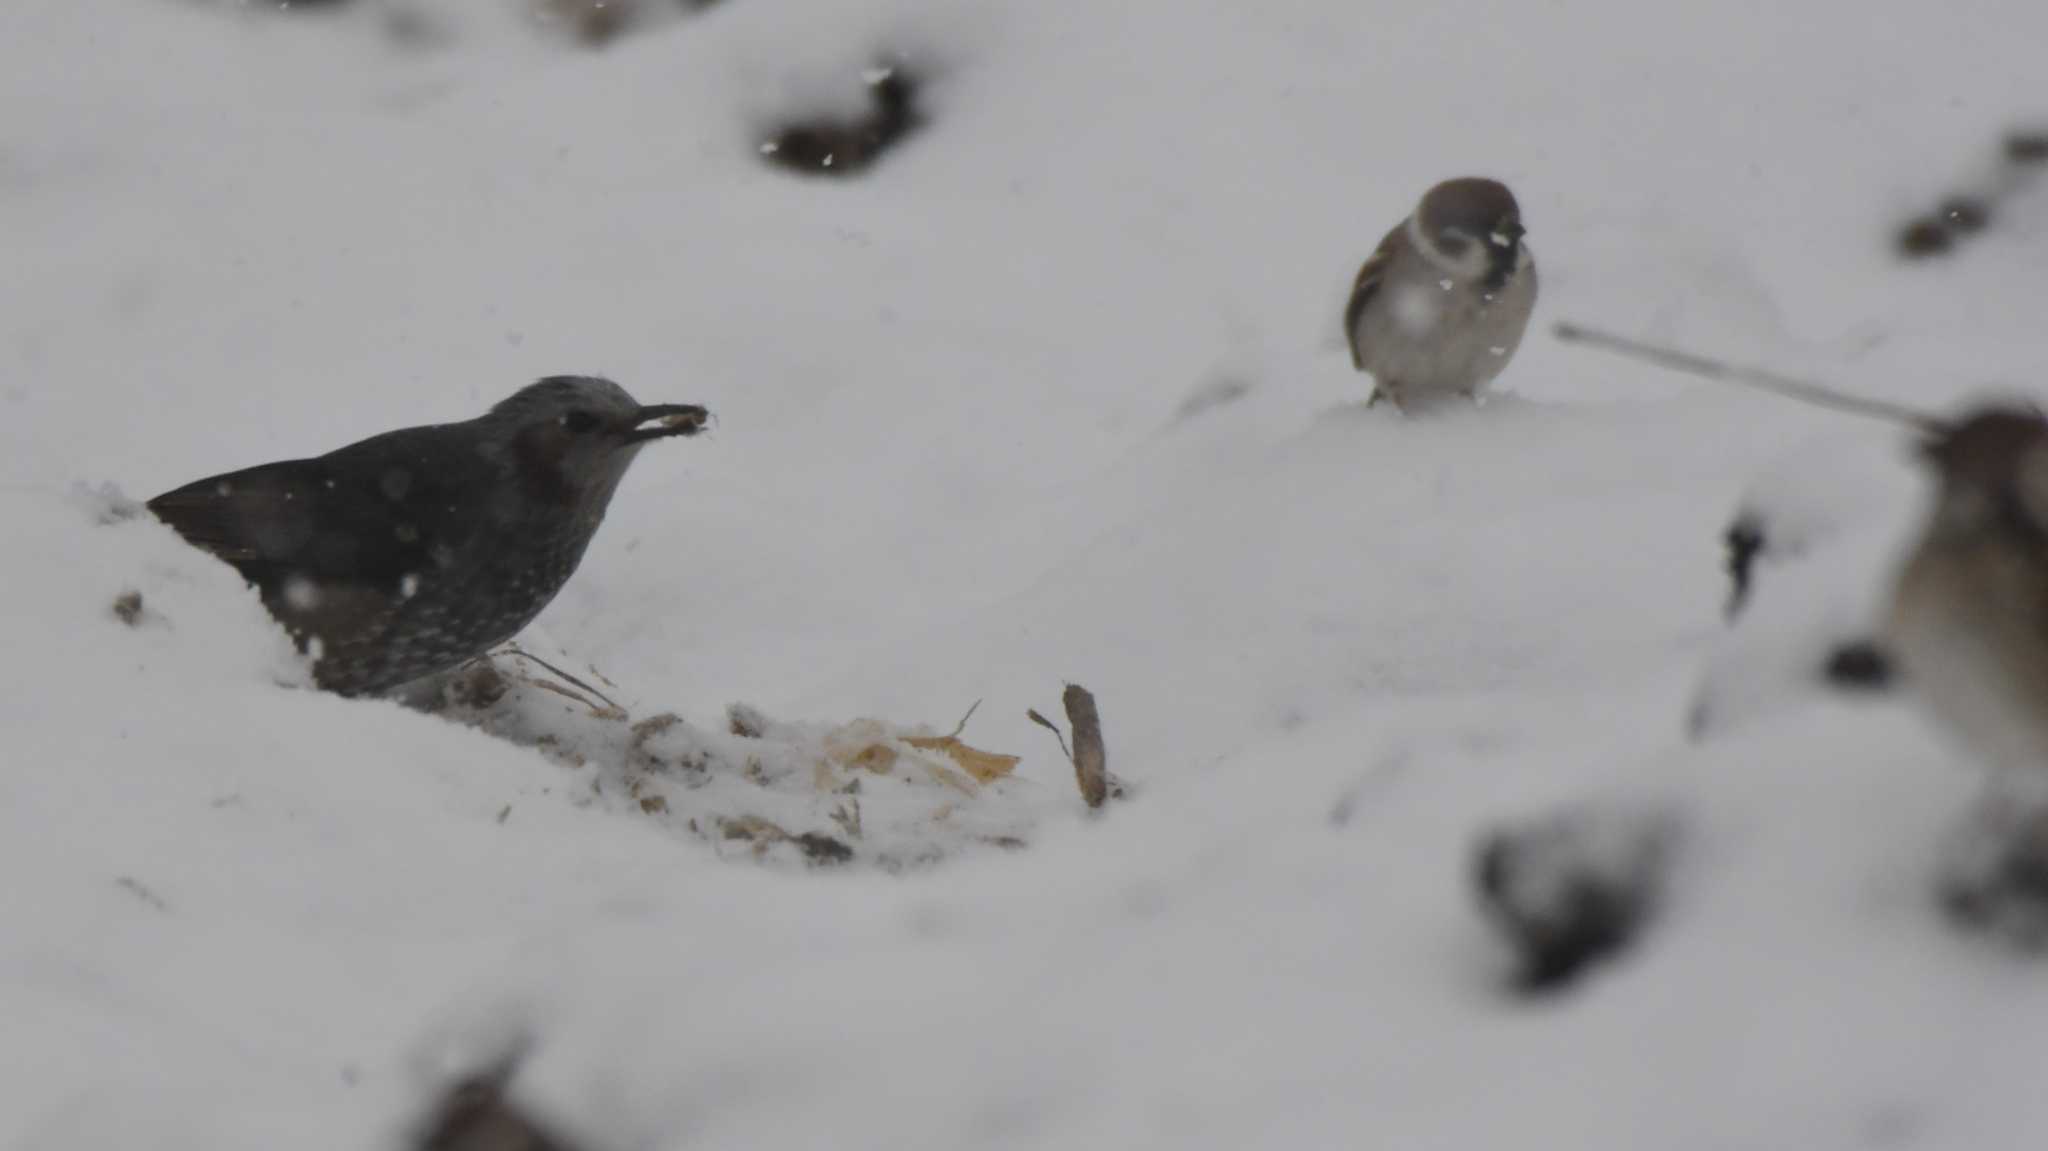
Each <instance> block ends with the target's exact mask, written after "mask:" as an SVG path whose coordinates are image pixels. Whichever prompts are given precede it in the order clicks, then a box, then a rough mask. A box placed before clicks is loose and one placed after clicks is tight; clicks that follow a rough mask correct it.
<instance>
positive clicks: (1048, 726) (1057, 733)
mask: <svg viewBox="0 0 2048 1151" xmlns="http://www.w3.org/2000/svg"><path fill="white" fill-rule="evenodd" d="M1024 718H1025V719H1028V720H1030V721H1031V722H1033V723H1035V724H1037V725H1038V726H1040V727H1042V728H1044V729H1045V730H1047V731H1049V732H1051V733H1052V737H1053V738H1054V739H1056V740H1059V741H1060V754H1061V755H1064V756H1066V757H1067V762H1068V763H1072V762H1074V753H1073V752H1071V751H1068V750H1067V736H1066V733H1065V732H1063V731H1061V730H1060V729H1059V725H1058V724H1056V723H1054V722H1053V721H1051V720H1049V719H1047V718H1045V717H1044V716H1042V715H1040V714H1038V709H1037V708H1027V709H1026V710H1025V712H1024Z"/></svg>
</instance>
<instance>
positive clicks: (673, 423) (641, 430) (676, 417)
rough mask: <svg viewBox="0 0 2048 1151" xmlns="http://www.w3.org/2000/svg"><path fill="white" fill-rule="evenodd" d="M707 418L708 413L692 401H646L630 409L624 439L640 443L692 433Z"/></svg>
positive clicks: (702, 426) (696, 430)
mask: <svg viewBox="0 0 2048 1151" xmlns="http://www.w3.org/2000/svg"><path fill="white" fill-rule="evenodd" d="M710 422H711V413H710V412H708V411H706V410H705V409H704V408H702V407H699V406H698V405H696V404H648V405H646V406H644V407H642V408H641V409H640V410H639V411H637V412H635V413H633V422H632V424H631V426H629V427H628V428H627V430H626V442H627V443H631V444H638V443H644V442H646V441H648V440H659V439H665V438H667V437H669V436H694V435H696V434H697V433H698V432H701V431H703V430H704V426H705V425H706V424H709V423H710Z"/></svg>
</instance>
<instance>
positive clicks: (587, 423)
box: [562, 410, 598, 436]
mask: <svg viewBox="0 0 2048 1151" xmlns="http://www.w3.org/2000/svg"><path fill="white" fill-rule="evenodd" d="M597 424H598V419H597V416H596V415H594V414H592V413H590V412H586V411H581V410H578V411H573V412H568V413H566V414H564V415H563V416H562V426H563V427H565V428H567V429H569V430H570V431H571V432H574V433H576V434H577V435H579V436H580V435H582V434H583V433H585V432H594V431H596V430H597Z"/></svg>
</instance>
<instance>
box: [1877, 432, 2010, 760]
mask: <svg viewBox="0 0 2048 1151" xmlns="http://www.w3.org/2000/svg"><path fill="white" fill-rule="evenodd" d="M1921 455H1922V458H1923V459H1924V460H1925V462H1926V463H1927V464H1928V465H1929V466H1931V467H1932V469H1933V471H1934V475H1935V479H1936V489H1935V492H1934V498H1933V504H1932V510H1931V511H1930V512H1929V513H1928V515H1927V518H1926V522H1925V524H1924V526H1923V527H1922V529H1921V531H1920V534H1919V537H1918V540H1917V542H1916V543H1915V545H1914V546H1913V548H1912V550H1911V552H1910V553H1909V554H1908V556H1907V558H1906V561H1905V563H1904V564H1903V565H1902V566H1901V567H1900V570H1899V573H1898V576H1897V579H1896V581H1895V583H1894V586H1893V589H1892V596H1891V605H1890V610H1889V612H1888V614H1887V618H1886V620H1885V623H1884V642H1885V646H1886V647H1887V649H1888V650H1889V651H1890V652H1891V653H1892V655H1893V656H1894V657H1895V658H1896V659H1897V660H1898V662H1899V665H1900V668H1901V670H1902V671H1903V673H1904V675H1905V677H1906V680H1907V682H1908V683H1910V684H1911V687H1912V690H1913V692H1914V694H1915V695H1916V696H1917V697H1918V698H1919V700H1920V701H1921V704H1922V705H1923V706H1924V707H1925V708H1926V710H1927V711H1928V712H1929V713H1930V714H1931V715H1932V716H1933V718H1934V719H1935V721H1936V722H1937V723H1939V724H1940V725H1941V726H1942V727H1944V728H1946V729H1947V730H1948V731H1949V732H1950V733H1951V734H1952V735H1953V736H1954V737H1955V738H1956V739H1957V741H1958V742H1959V743H1960V744H1961V745H1962V746H1963V747H1964V748H1966V749H1967V750H1969V751H1970V752H1971V753H1972V754H1973V755H1975V756H1976V757H1977V758H1978V759H1980V760H1982V761H1984V762H1985V763H1986V764H1988V765H1990V766H1992V767H1994V768H1997V769H2000V771H2001V773H2002V774H2005V773H2019V774H2018V776H2017V778H2026V777H2027V776H2029V775H2033V774H2036V773H2040V774H2039V775H2038V777H2039V778H2040V779H2042V780H2043V781H2044V782H2048V419H2044V418H2043V416H2042V414H2041V413H2040V412H2039V411H2035V410H2029V409H2026V408H2019V407H2004V406H2001V407H1990V408H1985V409H1981V410H1979V411H1977V412H1974V413H1972V414H1971V415H1969V416H1967V417H1965V418H1964V419H1962V420H1960V421H1957V422H1955V423H1953V424H1948V425H1941V426H1937V427H1935V428H1934V429H1932V430H1931V432H1930V435H1929V438H1928V439H1927V440H1926V442H1925V443H1924V444H1923V445H1922V448H1921Z"/></svg>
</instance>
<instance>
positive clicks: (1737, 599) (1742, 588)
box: [1721, 513, 1764, 619]
mask: <svg viewBox="0 0 2048 1151" xmlns="http://www.w3.org/2000/svg"><path fill="white" fill-rule="evenodd" d="M1721 542H1722V544H1723V545H1724V546H1725V547H1726V548H1727V549H1728V582H1729V588H1728V618H1729V619H1734V618H1735V616H1736V613H1738V612H1740V611H1741V610H1742V605H1743V604H1745V603H1748V602H1749V584H1750V580H1751V579H1752V578H1753V576H1754V573H1755V570H1756V557H1757V556H1759V555H1761V554H1763V550H1764V525H1763V524H1762V523H1760V522H1758V521H1757V519H1756V518H1755V517H1754V516H1751V515H1748V514H1746V513H1745V514H1742V515H1738V516H1736V517H1735V522H1734V523H1731V524H1729V525H1728V530H1727V531H1726V532H1724V533H1723V534H1722V536H1721Z"/></svg>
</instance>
